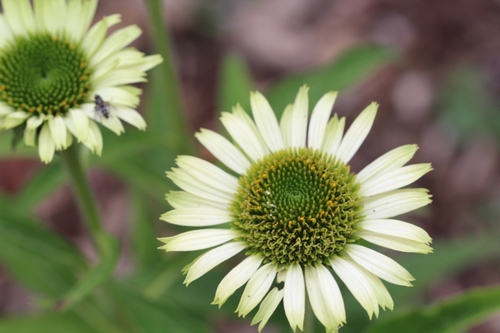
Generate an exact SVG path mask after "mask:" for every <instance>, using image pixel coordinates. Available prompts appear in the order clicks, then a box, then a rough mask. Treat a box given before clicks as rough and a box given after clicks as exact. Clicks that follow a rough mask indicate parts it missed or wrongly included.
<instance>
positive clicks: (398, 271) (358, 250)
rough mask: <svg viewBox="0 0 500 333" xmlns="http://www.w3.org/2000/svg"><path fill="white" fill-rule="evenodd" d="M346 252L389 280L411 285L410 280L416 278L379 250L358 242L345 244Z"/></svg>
mask: <svg viewBox="0 0 500 333" xmlns="http://www.w3.org/2000/svg"><path fill="white" fill-rule="evenodd" d="M345 252H346V254H347V255H349V257H350V258H352V260H354V261H355V262H356V263H358V264H359V265H360V266H361V267H363V268H364V269H366V270H367V271H369V272H370V273H372V274H375V275H376V276H378V277H379V278H381V279H384V280H386V281H388V282H391V283H394V284H397V285H401V286H411V283H410V281H413V280H414V278H413V277H412V276H411V274H410V273H408V271H407V270H406V269H404V268H403V267H402V266H401V265H400V264H398V263H397V262H396V261H394V260H393V259H391V258H389V257H387V256H385V255H383V254H381V253H379V252H377V251H374V250H372V249H369V248H367V247H364V246H361V245H357V244H348V245H346V246H345Z"/></svg>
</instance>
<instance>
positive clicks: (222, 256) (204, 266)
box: [184, 242, 245, 285]
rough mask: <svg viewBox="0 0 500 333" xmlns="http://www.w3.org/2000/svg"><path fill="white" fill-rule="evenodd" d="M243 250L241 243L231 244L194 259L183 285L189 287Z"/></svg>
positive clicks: (243, 246)
mask: <svg viewBox="0 0 500 333" xmlns="http://www.w3.org/2000/svg"><path fill="white" fill-rule="evenodd" d="M244 249H245V245H244V244H243V243H236V242H231V243H228V244H224V245H221V246H219V247H216V248H215V249H212V250H210V251H208V252H206V253H204V254H202V255H201V256H200V257H198V258H197V259H195V261H193V262H192V263H191V264H190V265H189V266H188V271H187V275H186V279H185V280H184V283H185V284H186V285H189V284H190V283H191V282H193V281H194V280H196V279H198V278H199V277H201V276H202V275H204V274H205V273H207V272H208V271H210V270H211V269H212V268H214V267H215V266H217V265H219V264H220V263H222V262H224V261H226V260H228V259H229V258H231V257H234V256H235V255H237V254H238V253H239V252H241V251H242V250H244Z"/></svg>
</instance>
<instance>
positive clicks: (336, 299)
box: [305, 265, 346, 329]
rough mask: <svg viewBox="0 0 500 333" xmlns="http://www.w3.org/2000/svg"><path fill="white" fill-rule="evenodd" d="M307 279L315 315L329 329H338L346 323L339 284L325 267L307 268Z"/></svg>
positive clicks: (308, 293)
mask: <svg viewBox="0 0 500 333" xmlns="http://www.w3.org/2000/svg"><path fill="white" fill-rule="evenodd" d="M305 277H306V287H307V295H308V296H309V302H310V303H311V307H312V309H313V311H314V314H315V315H316V317H317V318H318V320H319V321H320V322H321V323H322V324H323V326H325V327H326V328H327V329H337V328H338V327H339V326H340V325H342V323H344V322H345V321H346V315H345V309H344V300H343V298H342V294H341V293H340V289H339V286H338V285H337V282H336V281H335V279H334V278H333V276H332V274H331V273H330V272H329V271H328V269H327V268H326V267H325V266H323V265H317V266H316V267H312V266H306V268H305Z"/></svg>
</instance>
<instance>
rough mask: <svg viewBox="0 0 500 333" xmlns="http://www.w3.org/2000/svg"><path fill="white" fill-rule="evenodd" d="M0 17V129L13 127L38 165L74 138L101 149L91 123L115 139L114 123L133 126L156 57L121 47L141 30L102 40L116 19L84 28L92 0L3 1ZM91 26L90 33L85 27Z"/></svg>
mask: <svg viewBox="0 0 500 333" xmlns="http://www.w3.org/2000/svg"><path fill="white" fill-rule="evenodd" d="M2 5H3V8H4V13H3V14H0V129H11V128H13V129H14V130H15V131H17V133H20V135H21V136H23V138H24V143H25V144H26V145H28V146H36V145H38V151H39V155H40V158H41V160H42V161H44V162H46V163H48V162H50V161H51V160H52V157H53V155H54V152H55V151H56V150H63V149H66V148H67V147H69V146H70V145H71V144H72V141H73V135H74V136H75V137H76V139H77V140H78V141H79V142H82V143H83V144H84V145H86V146H87V147H88V148H90V150H91V151H92V152H94V153H97V154H100V153H101V151H102V137H101V132H100V130H99V128H98V126H97V125H96V121H97V122H99V123H101V124H102V125H104V126H105V127H107V128H109V129H111V130H112V131H113V132H115V133H117V134H120V133H121V132H123V131H124V129H123V125H122V123H121V120H124V121H126V122H128V123H130V124H132V125H134V126H136V127H138V128H139V129H144V128H145V127H146V123H145V122H144V119H143V118H142V117H141V115H140V114H139V113H138V112H137V111H136V110H135V108H136V107H137V105H138V103H139V97H138V96H139V95H140V93H141V91H140V90H139V89H137V88H135V87H132V86H130V85H129V84H131V83H135V82H141V81H145V80H146V79H145V73H144V72H145V71H146V70H148V69H150V68H152V67H154V66H155V65H157V64H158V63H160V62H161V61H162V59H161V57H160V56H157V55H154V56H144V54H143V53H141V52H139V51H137V50H135V49H133V48H125V47H126V46H127V45H129V44H130V43H131V42H132V41H133V40H135V39H136V38H137V37H138V36H139V35H140V33H141V31H140V29H139V28H138V27H137V26H135V25H132V26H128V27H126V28H122V29H119V30H117V31H116V32H114V33H113V34H111V35H110V36H108V37H106V33H107V30H108V29H109V28H110V27H111V26H113V25H115V24H117V23H119V22H120V16H119V15H111V16H107V17H104V18H103V19H102V20H101V21H99V22H97V23H96V24H94V25H93V26H92V27H90V25H91V22H92V19H93V17H94V13H95V10H96V6H97V0H68V1H65V0H34V1H33V7H32V6H31V4H30V1H29V0H3V1H2ZM89 28H90V29H89ZM99 98H100V99H101V101H102V103H100V104H99V103H97V102H98V99H99Z"/></svg>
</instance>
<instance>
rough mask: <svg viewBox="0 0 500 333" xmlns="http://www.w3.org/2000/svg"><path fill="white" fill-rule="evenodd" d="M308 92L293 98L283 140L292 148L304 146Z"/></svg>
mask: <svg viewBox="0 0 500 333" xmlns="http://www.w3.org/2000/svg"><path fill="white" fill-rule="evenodd" d="M308 91H309V88H308V87H307V86H302V87H301V88H300V89H299V92H298V94H297V97H296V98H295V102H293V111H292V114H291V119H290V123H289V126H290V128H289V130H288V135H289V136H290V137H289V138H288V139H287V140H285V141H286V142H289V143H290V147H292V148H300V147H305V146H306V134H307V118H308V116H309V114H308V113H309V97H308V95H307V92H308ZM285 297H286V293H285Z"/></svg>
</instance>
